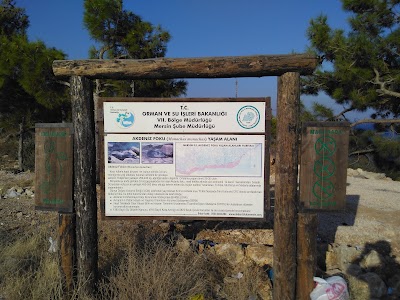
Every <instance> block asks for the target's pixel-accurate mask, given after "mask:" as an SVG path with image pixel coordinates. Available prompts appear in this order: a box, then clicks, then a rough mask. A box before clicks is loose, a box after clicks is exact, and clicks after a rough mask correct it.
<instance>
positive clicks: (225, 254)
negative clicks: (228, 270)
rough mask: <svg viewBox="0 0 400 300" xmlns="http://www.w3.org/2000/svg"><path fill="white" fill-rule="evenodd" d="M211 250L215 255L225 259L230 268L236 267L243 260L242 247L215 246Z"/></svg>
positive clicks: (235, 245) (229, 245)
mask: <svg viewBox="0 0 400 300" xmlns="http://www.w3.org/2000/svg"><path fill="white" fill-rule="evenodd" d="M213 248H214V250H215V254H216V255H218V256H220V257H221V258H224V259H226V260H227V261H228V262H229V263H230V264H231V265H232V266H235V265H238V264H239V263H240V262H241V261H242V260H243V259H244V251H243V248H242V245H239V244H217V245H215V246H214V247H213Z"/></svg>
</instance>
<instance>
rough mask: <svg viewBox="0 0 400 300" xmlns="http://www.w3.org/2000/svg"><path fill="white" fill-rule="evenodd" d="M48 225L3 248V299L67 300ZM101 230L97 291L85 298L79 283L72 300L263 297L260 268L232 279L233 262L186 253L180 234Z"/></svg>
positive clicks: (119, 226) (103, 225) (111, 225)
mask: <svg viewBox="0 0 400 300" xmlns="http://www.w3.org/2000/svg"><path fill="white" fill-rule="evenodd" d="M48 225H49V224H43V225H42V227H40V228H36V229H35V233H34V234H32V233H31V234H27V235H26V236H24V237H22V238H19V239H16V240H15V241H14V242H13V243H11V244H10V245H8V246H5V247H3V249H1V250H0V299H6V300H14V299H15V300H19V299H40V300H41V299H67V298H65V297H64V298H63V292H62V289H61V287H62V285H61V278H60V274H59V267H58V264H59V261H58V254H57V253H49V252H48V248H49V242H48V237H49V226H48ZM150 225H151V224H150ZM99 229H100V230H99V258H100V259H99V261H100V272H101V276H100V281H99V284H98V286H97V293H96V294H95V295H94V296H87V295H84V294H83V293H82V292H81V291H82V284H80V283H78V284H77V285H76V287H75V289H74V291H73V294H72V295H71V297H70V298H68V299H81V300H94V299H99V300H103V299H104V300H105V299H107V300H108V299H118V300H125V299H126V300H128V299H141V300H147V299H149V300H150V299H151V300H153V299H157V300H163V299H166V300H170V299H176V300H180V299H182V300H183V299H184V300H190V299H204V300H206V299H220V300H222V299H224V300H231V299H235V300H248V299H260V298H258V296H257V295H260V286H261V285H263V284H265V281H264V280H263V274H262V272H261V270H260V269H259V268H254V266H253V267H249V268H248V269H246V270H244V271H243V275H244V276H243V277H242V278H240V279H234V278H230V275H232V273H233V270H232V268H231V267H230V265H229V264H228V263H227V261H224V260H222V259H221V258H218V257H216V256H215V255H214V254H213V253H212V252H208V251H206V252H203V253H202V254H199V253H197V252H196V251H193V249H191V248H189V249H187V250H186V251H180V250H178V249H177V247H175V245H174V236H169V237H168V238H167V237H165V235H163V234H160V232H158V233H157V232H153V231H152V229H151V226H149V224H147V225H146V224H145V226H142V225H139V226H138V225H137V224H132V223H129V222H118V223H116V222H110V221H108V222H100V224H99ZM252 297H254V298H252Z"/></svg>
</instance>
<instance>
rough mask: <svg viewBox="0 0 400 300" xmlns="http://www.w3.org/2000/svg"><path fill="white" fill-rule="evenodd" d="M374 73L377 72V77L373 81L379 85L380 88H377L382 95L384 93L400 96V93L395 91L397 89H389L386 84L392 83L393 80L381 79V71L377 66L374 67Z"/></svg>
mask: <svg viewBox="0 0 400 300" xmlns="http://www.w3.org/2000/svg"><path fill="white" fill-rule="evenodd" d="M374 73H375V78H374V80H373V81H372V83H373V84H376V85H379V87H380V88H379V89H377V90H376V91H377V92H378V93H379V94H380V95H381V96H382V95H387V96H392V97H396V98H400V93H398V92H395V91H391V90H389V89H387V88H386V84H388V83H390V82H391V81H392V80H388V81H381V78H380V75H379V72H378V70H377V69H376V68H374Z"/></svg>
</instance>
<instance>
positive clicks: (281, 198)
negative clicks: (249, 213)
mask: <svg viewBox="0 0 400 300" xmlns="http://www.w3.org/2000/svg"><path fill="white" fill-rule="evenodd" d="M299 98H300V76H299V73H286V74H284V75H282V76H281V77H279V79H278V113H277V119H278V124H277V142H276V144H277V145H276V148H277V149H279V150H280V151H277V153H276V169H275V171H276V175H275V176H276V180H275V208H274V241H275V242H274V266H273V268H274V278H275V281H274V289H273V296H274V297H273V298H274V299H279V300H281V299H285V300H286V299H287V300H290V299H291V300H294V299H295V295H296V264H297V261H296V256H297V251H296V241H297V239H296V236H297V228H296V222H297V209H298V199H297V198H298V195H297V176H298V175H297V173H298V170H297V169H298V137H299V134H298V132H299V109H300V99H299Z"/></svg>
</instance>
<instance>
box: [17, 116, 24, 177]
mask: <svg viewBox="0 0 400 300" xmlns="http://www.w3.org/2000/svg"><path fill="white" fill-rule="evenodd" d="M24 135H25V117H22V120H21V123H19V140H18V171H23V170H24V163H25V162H24V137H25V136H24Z"/></svg>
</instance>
